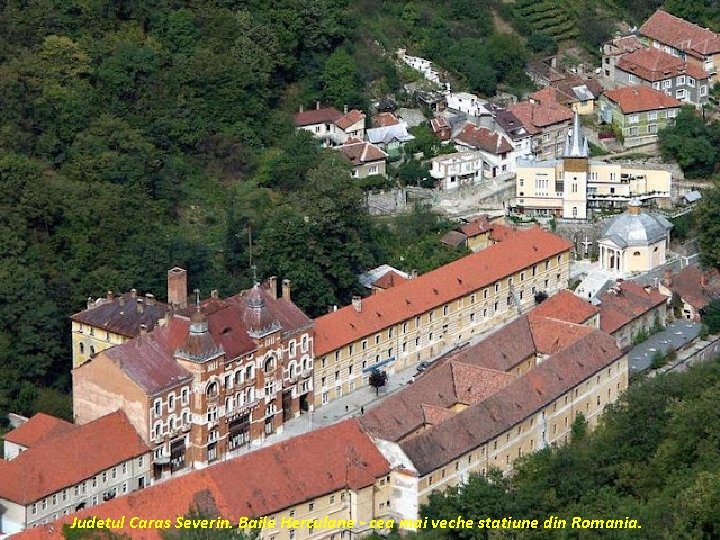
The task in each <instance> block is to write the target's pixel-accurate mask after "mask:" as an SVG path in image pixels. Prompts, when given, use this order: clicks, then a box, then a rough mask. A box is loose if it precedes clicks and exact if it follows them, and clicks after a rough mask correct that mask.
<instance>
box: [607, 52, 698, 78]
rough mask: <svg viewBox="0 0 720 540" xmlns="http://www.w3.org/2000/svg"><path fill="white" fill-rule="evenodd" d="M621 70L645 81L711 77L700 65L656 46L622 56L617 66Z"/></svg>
mask: <svg viewBox="0 0 720 540" xmlns="http://www.w3.org/2000/svg"><path fill="white" fill-rule="evenodd" d="M616 67H617V68H618V69H619V70H621V71H625V72H628V73H632V74H633V75H636V76H638V77H639V78H641V79H643V80H645V81H652V82H654V81H662V80H665V79H670V78H672V77H675V76H677V75H685V74H687V75H689V76H690V77H692V78H694V79H697V80H701V79H707V78H709V77H710V74H709V73H706V72H705V71H704V70H703V69H702V68H701V67H700V66H698V65H697V64H695V63H692V62H685V61H683V60H682V59H681V58H678V57H677V56H673V55H672V54H668V53H666V52H664V51H661V50H660V49H657V48H655V47H648V48H645V49H638V50H636V51H634V52H631V53H629V54H626V55H625V56H623V57H621V58H620V60H619V61H618V63H617V66H616Z"/></svg>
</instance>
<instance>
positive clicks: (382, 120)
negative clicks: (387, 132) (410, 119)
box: [375, 112, 400, 127]
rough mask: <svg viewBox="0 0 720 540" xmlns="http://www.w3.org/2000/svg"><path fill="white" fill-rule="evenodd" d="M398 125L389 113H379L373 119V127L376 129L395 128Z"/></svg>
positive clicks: (394, 117)
mask: <svg viewBox="0 0 720 540" xmlns="http://www.w3.org/2000/svg"><path fill="white" fill-rule="evenodd" d="M399 123H400V120H398V119H397V117H396V116H395V115H394V114H393V113H390V112H384V113H380V114H378V115H377V116H376V117H375V125H376V126H377V127H388V126H397V125H398V124H399Z"/></svg>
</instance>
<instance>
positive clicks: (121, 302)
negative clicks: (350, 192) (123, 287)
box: [118, 294, 125, 306]
mask: <svg viewBox="0 0 720 540" xmlns="http://www.w3.org/2000/svg"><path fill="white" fill-rule="evenodd" d="M118 304H120V305H121V306H124V305H125V296H123V295H122V294H121V295H120V296H118Z"/></svg>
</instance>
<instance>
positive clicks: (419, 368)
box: [416, 362, 430, 373]
mask: <svg viewBox="0 0 720 540" xmlns="http://www.w3.org/2000/svg"><path fill="white" fill-rule="evenodd" d="M429 367H430V362H420V363H419V364H418V365H417V368H416V369H417V371H418V373H420V372H422V371H425V370H426V369H427V368H429Z"/></svg>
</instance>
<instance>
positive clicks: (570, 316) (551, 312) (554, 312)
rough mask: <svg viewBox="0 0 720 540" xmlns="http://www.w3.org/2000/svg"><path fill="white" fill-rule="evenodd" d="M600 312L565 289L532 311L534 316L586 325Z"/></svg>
mask: <svg viewBox="0 0 720 540" xmlns="http://www.w3.org/2000/svg"><path fill="white" fill-rule="evenodd" d="M599 311H600V310H599V309H598V308H597V307H595V306H593V305H592V304H591V303H589V302H586V301H585V300H583V299H582V298H579V297H578V296H576V295H575V294H573V293H572V291H568V290H567V289H563V290H561V291H558V293H557V294H555V295H553V296H551V297H550V298H548V299H546V300H545V301H544V302H543V303H541V304H540V305H539V306H537V307H535V308H534V309H533V310H532V312H531V313H532V314H533V315H534V316H541V317H552V318H556V319H560V320H563V321H567V322H571V323H575V324H584V323H585V322H587V321H588V319H590V318H591V317H593V316H594V315H597V313H598V312H599Z"/></svg>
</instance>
